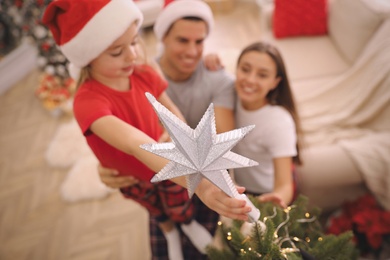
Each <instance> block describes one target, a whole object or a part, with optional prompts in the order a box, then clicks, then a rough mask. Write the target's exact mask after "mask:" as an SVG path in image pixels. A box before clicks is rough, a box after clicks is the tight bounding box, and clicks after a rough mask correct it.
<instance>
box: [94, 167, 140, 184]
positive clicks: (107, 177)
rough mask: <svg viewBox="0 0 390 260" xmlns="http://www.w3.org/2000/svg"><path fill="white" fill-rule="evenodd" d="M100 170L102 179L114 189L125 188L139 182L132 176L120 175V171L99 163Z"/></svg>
mask: <svg viewBox="0 0 390 260" xmlns="http://www.w3.org/2000/svg"><path fill="white" fill-rule="evenodd" d="M98 172H99V177H100V180H101V181H102V182H103V183H104V184H105V185H106V186H108V187H110V188H113V189H119V188H125V187H129V186H132V185H134V184H137V183H138V180H137V179H136V178H134V177H132V176H118V174H119V172H118V171H117V170H114V169H109V168H103V166H102V165H101V164H100V163H99V166H98Z"/></svg>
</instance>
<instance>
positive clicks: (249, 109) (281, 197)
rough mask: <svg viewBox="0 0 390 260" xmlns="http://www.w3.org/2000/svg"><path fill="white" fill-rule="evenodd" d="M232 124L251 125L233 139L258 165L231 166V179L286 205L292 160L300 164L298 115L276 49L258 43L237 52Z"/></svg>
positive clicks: (290, 193) (290, 190) (263, 197)
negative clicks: (250, 127)
mask: <svg viewBox="0 0 390 260" xmlns="http://www.w3.org/2000/svg"><path fill="white" fill-rule="evenodd" d="M235 88H236V92H237V95H238V102H237V106H236V127H241V126H245V125H251V124H254V125H256V127H255V128H254V130H253V131H252V132H251V133H249V134H248V135H247V136H246V138H244V139H243V140H242V141H241V142H239V143H238V144H237V146H236V147H235V151H236V152H237V153H238V154H241V155H243V156H246V157H248V158H251V159H253V160H255V161H257V162H258V163H259V165H258V166H255V167H248V168H241V169H235V173H237V174H235V175H234V179H235V181H236V183H237V184H238V185H241V186H244V187H245V188H246V192H247V193H248V194H253V195H257V196H258V198H259V200H260V201H273V202H274V203H276V204H279V205H280V206H282V207H286V206H287V205H288V204H289V203H290V202H291V201H292V199H293V194H294V187H295V186H294V181H293V174H292V171H293V163H298V164H300V158H299V146H298V143H299V142H298V138H297V137H298V136H299V133H300V127H299V120H298V114H297V111H296V108H295V104H294V99H293V95H292V92H291V90H290V84H289V81H288V77H287V73H286V69H285V66H284V63H283V59H282V57H281V55H280V53H279V52H278V50H277V49H276V48H275V47H274V46H272V45H270V44H267V43H263V42H258V43H254V44H251V45H249V46H248V47H246V48H245V49H244V50H243V51H242V52H241V54H240V56H239V58H238V61H237V70H236V84H235Z"/></svg>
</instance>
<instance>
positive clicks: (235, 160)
mask: <svg viewBox="0 0 390 260" xmlns="http://www.w3.org/2000/svg"><path fill="white" fill-rule="evenodd" d="M145 95H146V97H147V99H148V100H149V102H150V103H151V104H152V106H153V108H154V110H155V111H156V113H157V115H158V117H159V118H160V120H161V122H162V124H163V125H164V127H165V129H166V130H167V131H168V133H169V135H170V137H171V139H172V142H170V143H152V144H143V145H141V148H143V149H144V150H146V151H149V152H151V153H154V154H156V155H159V156H161V157H163V158H166V159H168V160H169V161H170V162H169V163H168V164H167V165H166V166H165V167H164V168H163V169H161V171H160V172H158V173H157V174H156V175H155V176H154V177H153V178H152V180H151V182H159V181H164V180H168V179H172V178H176V177H180V176H185V177H186V180H187V189H188V194H189V196H190V197H192V195H193V194H194V192H195V189H196V187H197V186H198V184H199V183H200V181H201V180H202V178H206V179H208V180H209V181H210V182H212V183H213V184H214V185H216V186H217V187H218V188H220V189H221V190H222V191H224V192H225V193H226V194H227V195H228V196H230V197H233V198H238V199H245V200H246V201H247V203H248V204H249V205H251V207H252V211H251V212H250V213H249V214H248V216H249V219H250V221H251V222H253V221H257V220H258V219H259V217H260V211H259V210H258V209H257V208H256V207H255V206H254V205H253V204H252V202H251V201H250V200H249V199H248V198H247V197H246V196H245V195H244V194H239V193H238V192H237V189H236V187H235V185H234V183H233V181H232V179H231V177H230V175H229V173H228V172H227V170H226V169H234V168H241V167H249V166H254V165H258V163H257V162H255V161H253V160H251V159H248V158H246V157H243V156H241V155H238V154H236V153H233V152H231V151H230V149H232V147H233V146H234V145H236V144H237V143H238V142H239V141H240V140H241V139H242V138H243V137H244V136H245V135H246V134H247V133H249V132H250V131H251V130H252V129H253V128H254V126H253V125H252V126H247V127H243V128H239V129H235V130H232V131H229V132H226V133H222V134H217V133H216V127H215V116H214V109H213V104H210V106H209V107H208V109H207V111H206V112H205V114H204V115H203V117H202V119H201V120H200V122H199V124H198V125H197V127H196V129H192V128H190V127H189V126H188V125H187V124H185V123H184V122H183V121H181V120H180V119H179V118H178V117H176V116H175V115H174V114H172V112H170V111H169V110H168V109H167V108H166V107H164V106H163V105H162V104H160V103H159V102H158V101H157V100H156V98H155V97H154V96H153V95H152V94H150V93H145Z"/></svg>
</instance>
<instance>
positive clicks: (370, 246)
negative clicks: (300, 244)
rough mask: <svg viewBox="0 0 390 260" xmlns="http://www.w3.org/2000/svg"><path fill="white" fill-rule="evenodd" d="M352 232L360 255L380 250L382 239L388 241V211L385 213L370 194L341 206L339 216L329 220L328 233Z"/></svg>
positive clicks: (389, 234) (389, 230)
mask: <svg viewBox="0 0 390 260" xmlns="http://www.w3.org/2000/svg"><path fill="white" fill-rule="evenodd" d="M348 230H353V232H354V234H355V237H354V241H355V243H356V244H357V245H358V247H359V248H360V249H361V251H362V253H370V252H376V251H378V250H380V247H381V245H382V244H383V242H384V239H390V211H385V210H384V209H382V207H381V206H380V205H379V204H378V203H377V201H376V200H375V198H374V197H373V196H372V195H371V194H367V195H365V196H363V197H361V198H359V199H357V200H356V201H354V202H347V203H345V204H344V205H343V207H342V211H341V213H340V214H339V215H337V216H333V217H331V218H330V226H329V227H328V231H327V232H328V233H330V234H335V235H338V234H341V233H343V232H346V231H348Z"/></svg>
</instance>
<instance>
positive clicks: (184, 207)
mask: <svg viewBox="0 0 390 260" xmlns="http://www.w3.org/2000/svg"><path fill="white" fill-rule="evenodd" d="M121 192H122V194H123V195H124V196H125V197H126V198H129V199H132V200H134V201H137V202H138V203H139V204H141V205H142V206H144V207H145V208H146V209H147V210H148V211H149V214H150V216H153V217H156V218H164V217H167V218H169V219H170V220H172V221H174V222H178V223H188V222H190V221H191V220H192V218H193V214H194V205H193V204H192V201H191V200H190V198H189V197H188V192H187V190H186V189H185V188H183V187H181V186H180V185H177V184H176V183H173V182H171V181H162V182H159V183H150V182H140V183H138V184H136V185H133V186H130V187H126V188H122V189H121Z"/></svg>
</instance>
